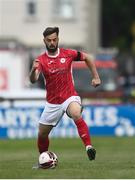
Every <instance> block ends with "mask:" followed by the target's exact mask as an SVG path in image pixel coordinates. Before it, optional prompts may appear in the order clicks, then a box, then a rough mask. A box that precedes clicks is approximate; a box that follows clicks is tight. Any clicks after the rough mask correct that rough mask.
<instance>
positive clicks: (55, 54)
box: [46, 48, 60, 57]
mask: <svg viewBox="0 0 135 180" xmlns="http://www.w3.org/2000/svg"><path fill="white" fill-rule="evenodd" d="M59 52H60V49H59V48H57V51H55V52H54V53H51V52H49V51H47V50H46V54H47V56H49V57H57V56H58V55H59Z"/></svg>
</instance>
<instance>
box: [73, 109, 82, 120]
mask: <svg viewBox="0 0 135 180" xmlns="http://www.w3.org/2000/svg"><path fill="white" fill-rule="evenodd" d="M72 118H73V119H74V120H78V119H80V118H81V112H80V111H74V112H73V113H72Z"/></svg>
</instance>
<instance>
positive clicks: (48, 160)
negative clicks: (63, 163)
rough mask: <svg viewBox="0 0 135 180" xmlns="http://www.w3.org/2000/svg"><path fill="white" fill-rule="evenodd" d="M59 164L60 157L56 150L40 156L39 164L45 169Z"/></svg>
mask: <svg viewBox="0 0 135 180" xmlns="http://www.w3.org/2000/svg"><path fill="white" fill-rule="evenodd" d="M57 164H58V158H57V156H56V154H55V153H54V152H50V151H46V152H43V153H41V154H40V156H39V166H40V168H43V169H49V168H51V169H53V168H55V167H56V166H57Z"/></svg>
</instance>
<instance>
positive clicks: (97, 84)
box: [91, 78, 101, 87]
mask: <svg viewBox="0 0 135 180" xmlns="http://www.w3.org/2000/svg"><path fill="white" fill-rule="evenodd" d="M100 84H101V80H100V78H93V79H92V81H91V85H92V86H94V87H97V86H99V85H100Z"/></svg>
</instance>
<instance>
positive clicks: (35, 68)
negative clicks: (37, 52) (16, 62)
mask: <svg viewBox="0 0 135 180" xmlns="http://www.w3.org/2000/svg"><path fill="white" fill-rule="evenodd" d="M39 75H40V70H39V60H38V59H36V60H34V61H33V64H32V68H31V71H30V81H31V83H35V82H36V81H37V80H38V78H39Z"/></svg>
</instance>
